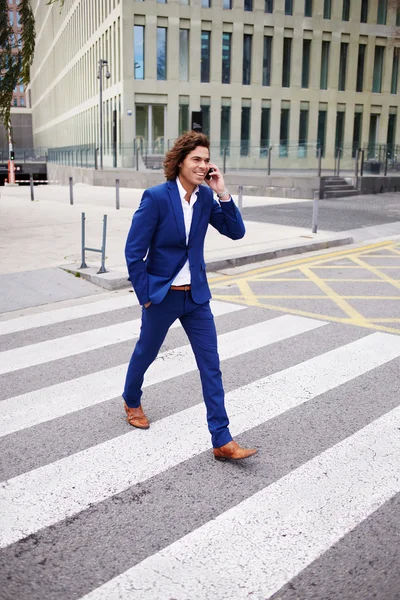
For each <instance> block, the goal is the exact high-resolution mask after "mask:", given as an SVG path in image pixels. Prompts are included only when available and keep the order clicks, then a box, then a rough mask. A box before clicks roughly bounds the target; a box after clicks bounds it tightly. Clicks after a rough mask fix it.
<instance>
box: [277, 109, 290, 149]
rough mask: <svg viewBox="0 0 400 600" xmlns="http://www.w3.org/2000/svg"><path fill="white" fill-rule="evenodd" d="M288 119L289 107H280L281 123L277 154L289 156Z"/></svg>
mask: <svg viewBox="0 0 400 600" xmlns="http://www.w3.org/2000/svg"><path fill="white" fill-rule="evenodd" d="M289 121H290V109H289V108H281V123H280V129H279V156H281V157H286V156H289Z"/></svg>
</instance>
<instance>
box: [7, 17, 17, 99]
mask: <svg viewBox="0 0 400 600" xmlns="http://www.w3.org/2000/svg"><path fill="white" fill-rule="evenodd" d="M8 20H9V22H10V25H11V27H13V26H14V11H12V10H9V11H8ZM14 106H16V105H15V104H14Z"/></svg>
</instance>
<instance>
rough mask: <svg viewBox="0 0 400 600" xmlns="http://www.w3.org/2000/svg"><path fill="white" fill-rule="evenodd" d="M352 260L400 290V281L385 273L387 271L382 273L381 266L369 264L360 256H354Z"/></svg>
mask: <svg viewBox="0 0 400 600" xmlns="http://www.w3.org/2000/svg"><path fill="white" fill-rule="evenodd" d="M352 260H353V261H354V262H355V263H356V264H358V265H360V266H361V267H363V268H364V269H367V270H368V271H370V272H371V273H373V274H374V275H377V277H380V278H381V279H382V280H383V281H386V283H390V285H393V286H394V287H395V288H397V289H399V290H400V283H399V282H398V281H396V280H395V279H392V278H391V277H389V276H388V275H385V273H381V272H380V270H379V267H374V266H372V265H369V264H368V263H364V261H363V260H362V259H361V258H359V257H358V256H353V257H352Z"/></svg>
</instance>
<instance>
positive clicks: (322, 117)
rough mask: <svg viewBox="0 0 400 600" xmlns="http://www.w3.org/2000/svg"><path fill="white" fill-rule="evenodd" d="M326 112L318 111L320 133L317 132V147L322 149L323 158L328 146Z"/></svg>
mask: <svg viewBox="0 0 400 600" xmlns="http://www.w3.org/2000/svg"><path fill="white" fill-rule="evenodd" d="M326 114H327V113H326V110H319V111H318V132H317V138H318V141H317V147H318V149H319V148H321V150H322V156H325V146H326Z"/></svg>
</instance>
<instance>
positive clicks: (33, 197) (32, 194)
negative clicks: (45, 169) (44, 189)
mask: <svg viewBox="0 0 400 600" xmlns="http://www.w3.org/2000/svg"><path fill="white" fill-rule="evenodd" d="M29 184H30V188H31V202H33V201H34V200H35V191H34V187H33V175H32V173H31V175H30V177H29Z"/></svg>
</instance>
